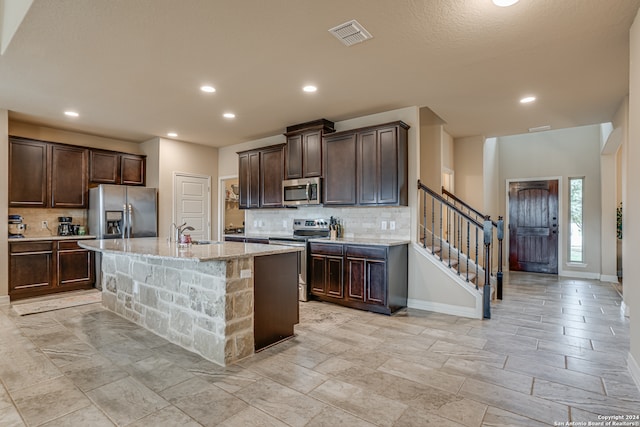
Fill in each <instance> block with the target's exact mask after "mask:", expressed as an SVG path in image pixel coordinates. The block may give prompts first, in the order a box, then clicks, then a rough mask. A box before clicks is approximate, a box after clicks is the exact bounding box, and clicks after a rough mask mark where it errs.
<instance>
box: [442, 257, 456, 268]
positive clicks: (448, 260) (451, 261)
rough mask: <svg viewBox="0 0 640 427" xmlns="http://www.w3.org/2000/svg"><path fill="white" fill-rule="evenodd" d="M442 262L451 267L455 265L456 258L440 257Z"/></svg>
mask: <svg viewBox="0 0 640 427" xmlns="http://www.w3.org/2000/svg"><path fill="white" fill-rule="evenodd" d="M442 262H443V263H445V265H448V266H451V267H455V266H456V265H458V259H457V258H442Z"/></svg>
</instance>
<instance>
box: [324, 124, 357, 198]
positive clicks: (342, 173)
mask: <svg viewBox="0 0 640 427" xmlns="http://www.w3.org/2000/svg"><path fill="white" fill-rule="evenodd" d="M323 145H324V204H325V205H355V204H356V201H357V198H356V187H357V181H356V168H355V165H356V153H357V137H356V134H355V133H347V134H340V135H337V136H334V135H331V136H329V137H325V138H324V142H323Z"/></svg>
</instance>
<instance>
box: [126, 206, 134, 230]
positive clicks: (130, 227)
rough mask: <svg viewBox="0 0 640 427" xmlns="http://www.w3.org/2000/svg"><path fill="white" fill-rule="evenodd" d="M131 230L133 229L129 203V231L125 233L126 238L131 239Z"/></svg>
mask: <svg viewBox="0 0 640 427" xmlns="http://www.w3.org/2000/svg"><path fill="white" fill-rule="evenodd" d="M132 229H133V209H132V208H131V203H129V229H128V231H127V237H131V232H132Z"/></svg>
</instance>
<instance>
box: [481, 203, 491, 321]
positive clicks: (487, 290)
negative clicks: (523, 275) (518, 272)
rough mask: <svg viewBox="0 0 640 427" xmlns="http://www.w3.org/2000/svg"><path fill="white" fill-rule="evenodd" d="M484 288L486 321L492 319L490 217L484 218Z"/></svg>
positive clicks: (483, 304)
mask: <svg viewBox="0 0 640 427" xmlns="http://www.w3.org/2000/svg"><path fill="white" fill-rule="evenodd" d="M483 231H484V287H483V288H482V313H483V317H484V318H485V319H491V242H492V241H493V223H492V222H491V218H489V216H488V215H487V216H485V217H484V226H483Z"/></svg>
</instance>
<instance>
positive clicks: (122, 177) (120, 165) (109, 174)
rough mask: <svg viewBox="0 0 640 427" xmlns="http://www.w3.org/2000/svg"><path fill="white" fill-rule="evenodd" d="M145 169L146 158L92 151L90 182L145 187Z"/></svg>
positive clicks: (112, 152) (113, 152)
mask: <svg viewBox="0 0 640 427" xmlns="http://www.w3.org/2000/svg"><path fill="white" fill-rule="evenodd" d="M145 167H146V157H145V156H140V155H136V154H125V153H118V152H115V151H105V150H91V155H90V169H89V181H90V182H92V183H95V184H123V185H144V184H145V176H146V173H145Z"/></svg>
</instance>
